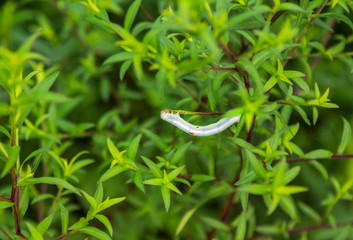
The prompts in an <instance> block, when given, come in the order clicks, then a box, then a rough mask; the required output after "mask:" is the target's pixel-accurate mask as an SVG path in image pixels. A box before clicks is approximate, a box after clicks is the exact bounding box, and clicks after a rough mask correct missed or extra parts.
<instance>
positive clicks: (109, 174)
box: [98, 165, 128, 183]
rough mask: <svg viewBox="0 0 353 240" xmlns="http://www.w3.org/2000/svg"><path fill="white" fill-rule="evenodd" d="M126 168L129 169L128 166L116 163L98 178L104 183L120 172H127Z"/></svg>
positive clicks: (99, 181)
mask: <svg viewBox="0 0 353 240" xmlns="http://www.w3.org/2000/svg"><path fill="white" fill-rule="evenodd" d="M126 170H128V168H127V167H123V166H120V165H116V166H114V167H112V168H109V169H108V170H107V171H106V172H105V173H104V174H103V175H102V176H101V177H100V179H99V180H98V183H102V182H104V181H106V180H108V179H110V178H112V177H114V176H116V175H118V174H119V173H122V172H125V171H126Z"/></svg>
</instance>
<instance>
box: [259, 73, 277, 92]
mask: <svg viewBox="0 0 353 240" xmlns="http://www.w3.org/2000/svg"><path fill="white" fill-rule="evenodd" d="M277 82H278V79H277V77H276V76H275V75H273V76H272V77H271V78H270V79H269V80H268V81H267V82H266V84H265V86H264V87H263V90H262V91H263V92H267V91H268V90H270V89H271V88H273V87H274V86H275V85H276V83H277Z"/></svg>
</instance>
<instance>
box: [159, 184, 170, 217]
mask: <svg viewBox="0 0 353 240" xmlns="http://www.w3.org/2000/svg"><path fill="white" fill-rule="evenodd" d="M161 192H162V198H163V202H164V206H165V210H166V211H167V212H168V210H169V207H170V191H169V189H168V188H167V186H165V185H162V186H161Z"/></svg>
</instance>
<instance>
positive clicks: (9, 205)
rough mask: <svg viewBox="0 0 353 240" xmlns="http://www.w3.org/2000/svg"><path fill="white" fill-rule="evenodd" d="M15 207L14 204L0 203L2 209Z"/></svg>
mask: <svg viewBox="0 0 353 240" xmlns="http://www.w3.org/2000/svg"><path fill="white" fill-rule="evenodd" d="M13 205H14V203H13V202H8V201H0V209H4V208H9V207H12V206H13Z"/></svg>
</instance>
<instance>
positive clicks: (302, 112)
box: [293, 106, 310, 126]
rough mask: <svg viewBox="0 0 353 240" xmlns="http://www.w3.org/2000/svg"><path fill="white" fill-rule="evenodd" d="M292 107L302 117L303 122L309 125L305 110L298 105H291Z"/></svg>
mask: <svg viewBox="0 0 353 240" xmlns="http://www.w3.org/2000/svg"><path fill="white" fill-rule="evenodd" d="M293 107H294V109H295V110H296V111H297V112H298V113H299V114H300V116H301V117H302V118H303V120H304V122H305V123H306V124H308V125H309V126H310V121H309V118H308V116H307V115H306V112H305V111H304V110H303V109H302V108H301V107H299V106H293Z"/></svg>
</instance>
